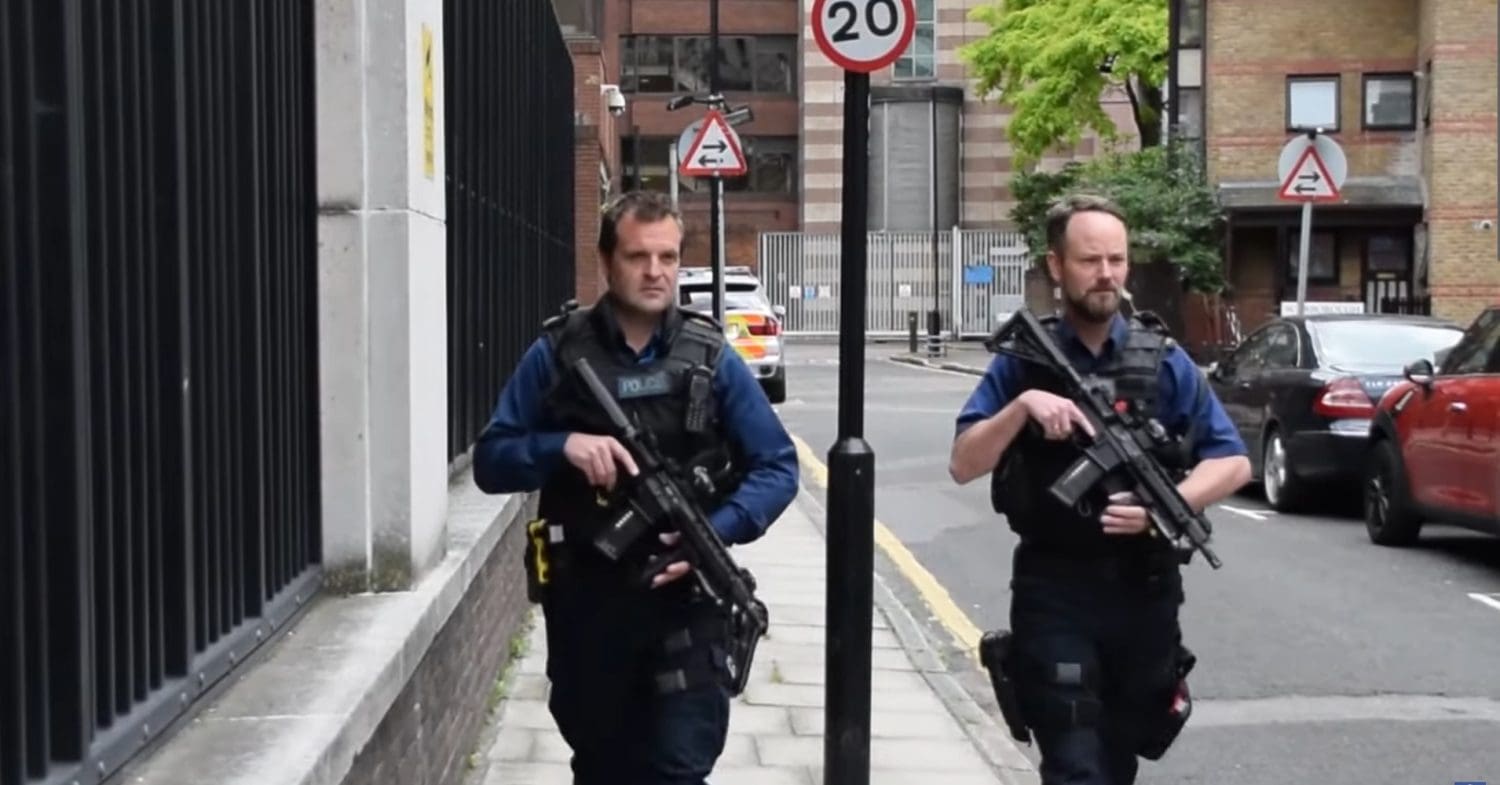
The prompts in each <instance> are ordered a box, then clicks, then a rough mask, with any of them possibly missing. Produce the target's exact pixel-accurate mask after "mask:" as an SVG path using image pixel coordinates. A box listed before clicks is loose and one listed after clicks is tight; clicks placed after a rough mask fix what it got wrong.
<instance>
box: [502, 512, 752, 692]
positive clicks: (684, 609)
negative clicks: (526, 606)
mask: <svg viewBox="0 0 1500 785" xmlns="http://www.w3.org/2000/svg"><path fill="white" fill-rule="evenodd" d="M525 559H526V596H527V598H528V599H529V600H530V601H531V602H534V603H540V602H542V601H543V600H544V599H545V598H546V596H547V593H548V592H549V591H552V590H555V589H556V588H557V587H559V586H560V585H562V584H568V583H572V584H574V586H573V587H570V589H571V590H572V591H583V592H587V591H591V590H596V589H597V590H598V591H601V592H607V591H614V590H617V589H618V588H620V587H621V584H622V583H626V582H629V581H631V580H638V579H639V575H638V573H637V570H636V566H637V565H635V564H621V563H617V562H612V561H610V560H609V559H607V558H605V557H604V556H603V554H600V553H599V552H598V551H597V550H596V549H595V548H594V547H593V545H592V542H591V541H589V540H586V539H585V540H582V542H581V543H580V542H579V538H577V537H575V538H574V539H573V540H571V541H570V540H569V538H568V530H567V527H566V526H564V525H562V524H558V523H552V522H549V521H548V520H546V519H544V518H538V519H536V520H532V521H530V522H528V523H527V524H526V557H525ZM637 585H639V584H637ZM649 591H651V592H655V593H656V594H657V595H662V594H665V593H669V592H673V591H682V592H684V594H683V596H684V597H685V598H687V599H686V603H685V605H684V606H680V608H679V610H677V611H672V613H673V618H674V619H675V618H679V617H680V620H681V623H679V624H669V625H666V627H667V629H666V632H665V633H664V634H663V635H662V637H661V638H660V640H659V641H658V642H657V643H656V644H654V645H655V647H656V657H655V658H654V659H653V663H654V668H655V673H654V674H653V675H652V678H653V681H654V683H655V686H656V691H657V692H659V693H663V694H667V693H674V692H682V691H684V690H694V689H698V688H700V687H703V686H705V685H708V684H713V683H719V684H722V685H724V686H726V687H729V686H730V685H731V684H732V679H731V677H730V666H729V665H728V664H727V663H728V660H729V659H730V657H731V655H732V654H734V653H735V652H734V647H733V645H732V642H731V641H730V640H729V635H728V628H727V625H726V622H725V620H724V618H723V617H722V616H720V615H719V614H718V612H717V611H716V610H715V609H714V606H713V604H712V603H711V602H709V601H707V600H706V599H705V598H703V597H702V596H701V595H699V594H698V587H697V584H695V583H693V582H691V581H682V582H681V584H680V586H673V587H663V588H660V589H649ZM668 604H669V605H670V604H671V603H668ZM746 666H747V667H748V663H746Z"/></svg>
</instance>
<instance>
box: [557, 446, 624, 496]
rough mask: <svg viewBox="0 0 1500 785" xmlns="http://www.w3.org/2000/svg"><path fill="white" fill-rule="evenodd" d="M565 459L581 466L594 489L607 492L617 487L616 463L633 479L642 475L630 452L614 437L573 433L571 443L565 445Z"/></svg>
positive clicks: (579, 467)
mask: <svg viewBox="0 0 1500 785" xmlns="http://www.w3.org/2000/svg"><path fill="white" fill-rule="evenodd" d="M563 455H564V456H566V457H567V459H568V463H571V464H573V465H574V466H577V467H578V470H579V471H581V472H583V473H584V475H586V476H587V477H588V478H589V484H590V485H593V486H595V487H597V488H604V489H605V490H610V489H613V488H614V487H615V465H616V462H618V464H619V465H620V466H623V467H625V471H627V472H629V473H630V476H632V477H634V476H635V475H637V474H640V473H641V470H640V469H639V468H637V467H636V465H635V459H634V458H631V457H630V452H629V451H628V450H626V449H625V447H624V445H622V444H620V443H619V442H617V441H615V438H614V437H613V436H595V435H593V434H588V433H570V434H568V440H567V441H565V442H563Z"/></svg>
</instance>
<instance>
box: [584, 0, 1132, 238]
mask: <svg viewBox="0 0 1500 785" xmlns="http://www.w3.org/2000/svg"><path fill="white" fill-rule="evenodd" d="M987 1H988V0H916V8H917V23H916V34H915V37H914V40H913V41H912V44H911V46H910V47H909V49H908V50H907V54H906V56H904V57H902V58H901V59H900V60H898V61H897V62H896V63H895V64H893V65H892V66H890V67H888V68H886V69H884V70H883V71H880V72H877V73H875V74H872V75H871V84H872V108H871V148H870V157H871V205H872V206H871V220H870V228H871V229H875V230H878V229H882V228H884V229H891V230H903V229H911V230H925V229H928V228H931V227H932V226H933V219H934V210H935V217H936V225H937V226H938V227H939V228H942V229H948V228H951V227H953V226H954V225H959V226H962V227H964V228H1004V227H1007V226H1008V224H1009V221H1008V216H1009V211H1010V209H1011V207H1012V205H1013V200H1011V198H1010V194H1009V188H1008V184H1009V179H1010V177H1011V174H1012V167H1011V162H1010V150H1009V145H1008V143H1007V142H1006V140H1005V117H1006V115H1007V111H1006V110H1005V109H1004V108H1003V107H1001V106H999V105H998V104H997V103H996V102H995V101H993V100H990V101H982V100H980V99H979V98H978V97H977V96H976V95H975V93H974V90H973V80H972V78H971V75H970V74H969V72H968V70H967V67H966V66H965V65H963V64H962V63H961V62H960V61H959V59H958V54H957V51H958V48H959V47H960V46H961V45H963V44H965V43H968V42H969V41H971V40H974V39H976V38H978V37H982V36H983V35H984V34H985V33H986V32H987V27H986V26H985V25H984V24H982V23H979V22H974V21H970V20H969V18H968V15H969V13H970V11H972V10H973V9H974V8H975V7H977V6H979V5H981V4H983V2H987ZM609 2H611V3H612V4H613V5H614V6H615V10H614V11H613V20H614V22H613V23H614V24H616V25H617V27H616V29H617V31H618V35H619V41H620V47H619V57H620V70H619V75H620V77H619V84H620V87H621V89H622V90H623V91H624V92H625V94H626V97H627V99H628V104H627V108H626V110H625V112H624V114H623V116H621V117H619V118H618V119H617V121H616V128H617V129H618V131H619V134H620V160H621V167H622V169H621V178H620V181H619V182H620V185H621V187H625V188H628V187H631V186H633V185H634V184H636V183H640V184H642V185H644V186H645V187H648V188H660V189H666V188H668V187H669V184H670V162H671V157H670V150H671V145H672V144H673V143H674V141H675V140H676V139H677V137H678V135H679V134H681V133H682V131H683V129H684V128H686V127H687V125H688V124H689V123H690V122H692V121H693V120H695V119H696V118H697V117H699V116H701V114H702V111H703V110H702V108H701V107H690V108H686V109H682V110H679V111H677V112H668V111H667V110H666V103H667V101H668V99H670V98H671V97H673V96H677V95H683V94H689V93H698V94H702V93H706V92H707V83H708V67H707V63H708V35H707V33H708V29H709V4H708V2H707V0H609ZM811 9H812V0H720V11H719V31H720V41H721V48H722V54H721V59H720V66H719V68H720V78H721V80H722V82H723V88H724V94H725V96H726V98H727V99H728V100H729V103H730V105H731V106H732V107H734V106H742V105H748V106H749V107H750V108H751V111H752V112H753V114H754V120H753V121H751V122H749V123H746V124H744V125H740V126H738V127H737V128H736V130H737V131H738V133H739V134H740V136H741V138H742V140H743V141H744V142H745V147H746V153H747V156H748V157H749V158H750V170H751V171H750V173H749V175H748V176H747V177H745V178H732V179H729V180H726V188H725V192H726V193H725V212H726V222H725V244H726V248H727V263H728V264H745V265H751V266H754V265H756V264H757V259H756V251H757V242H758V240H757V238H758V236H759V234H760V232H762V231H785V230H798V229H801V230H805V231H808V232H834V231H837V227H838V222H839V211H840V209H841V202H840V198H839V189H840V177H841V172H842V166H843V151H842V130H841V129H842V127H843V71H842V70H840V69H839V68H838V66H836V65H834V64H833V63H832V62H830V61H829V60H828V59H827V58H826V57H824V56H823V54H822V52H821V51H819V50H818V47H817V43H816V42H815V41H814V40H813V36H812V27H811V23H810V21H809V18H810V11H811ZM1106 105H1107V108H1108V109H1109V111H1110V112H1111V114H1112V115H1113V116H1114V117H1115V118H1116V122H1117V123H1119V124H1120V126H1121V128H1122V129H1126V130H1128V129H1130V128H1131V127H1132V125H1131V123H1132V120H1131V118H1130V111H1129V106H1128V103H1127V100H1126V99H1125V97H1124V96H1123V95H1121V96H1115V97H1111V98H1110V99H1108V100H1107V101H1106ZM934 140H935V141H934ZM1094 147H1095V143H1094V140H1093V139H1092V138H1085V139H1084V140H1083V142H1081V143H1080V145H1079V146H1078V148H1077V149H1076V150H1063V151H1059V152H1058V153H1057V155H1055V156H1052V157H1050V158H1047V159H1044V161H1043V165H1044V166H1056V165H1058V164H1060V163H1061V162H1062V161H1064V160H1067V159H1069V158H1073V157H1078V156H1087V155H1091V154H1092V153H1093V151H1094ZM679 188H680V199H681V205H682V207H683V209H684V212H685V213H686V217H687V220H688V229H689V236H688V238H687V242H686V255H687V259H688V260H689V263H695V264H696V263H702V264H706V263H707V261H708V257H709V252H708V210H707V193H708V186H707V182H706V181H698V180H695V179H692V178H688V179H684V180H682V181H681V182H680V184H679ZM934 192H936V198H934Z"/></svg>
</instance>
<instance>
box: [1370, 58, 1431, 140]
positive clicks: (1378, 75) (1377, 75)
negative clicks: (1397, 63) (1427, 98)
mask: <svg viewBox="0 0 1500 785" xmlns="http://www.w3.org/2000/svg"><path fill="white" fill-rule="evenodd" d="M1379 80H1389V81H1396V80H1402V81H1405V82H1406V83H1407V85H1409V86H1410V87H1411V112H1410V113H1409V115H1408V117H1407V119H1406V120H1405V121H1403V122H1400V123H1372V122H1370V82H1371V81H1379ZM1418 100H1419V96H1418V95H1417V75H1416V74H1414V73H1412V72H1410V71H1371V72H1370V73H1367V74H1360V79H1359V122H1360V127H1361V128H1363V129H1364V130H1366V131H1415V130H1417V102H1418Z"/></svg>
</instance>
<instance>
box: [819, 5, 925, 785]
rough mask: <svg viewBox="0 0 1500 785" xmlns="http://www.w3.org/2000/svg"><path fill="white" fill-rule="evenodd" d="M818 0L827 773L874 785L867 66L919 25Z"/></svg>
mask: <svg viewBox="0 0 1500 785" xmlns="http://www.w3.org/2000/svg"><path fill="white" fill-rule="evenodd" d="M859 5H860V4H857V3H844V2H828V0H813V5H812V12H811V14H810V16H811V17H812V28H813V38H814V39H815V40H816V41H817V43H818V48H819V50H821V51H822V52H823V55H824V56H825V57H827V58H828V59H829V60H830V61H831V62H833V63H834V64H836V65H839V66H842V67H843V69H844V148H843V153H844V162H843V169H844V172H843V189H842V193H841V194H840V196H841V202H842V204H841V205H840V213H841V218H842V224H843V225H842V226H841V227H840V232H841V235H840V238H839V291H838V298H839V418H838V436H837V438H836V439H835V440H834V443H833V446H832V447H830V448H829V449H828V528H827V547H828V552H827V553H828V588H827V604H828V609H827V611H826V614H827V615H826V617H825V618H826V622H825V623H826V625H827V630H828V632H827V639H826V640H827V650H828V651H827V657H826V659H825V665H824V668H825V669H824V672H823V675H824V682H825V687H824V691H823V704H824V706H825V710H824V725H823V781H824V782H827V783H833V784H834V785H869V782H870V691H871V680H870V679H871V672H870V663H871V652H870V646H871V643H872V640H871V639H872V637H873V635H872V632H871V628H872V626H873V623H874V620H873V617H874V605H875V451H874V450H873V449H871V447H870V444H869V443H868V442H866V441H865V439H864V412H865V398H864V396H865V311H866V304H867V298H868V297H869V292H868V288H867V284H868V282H867V280H866V272H865V268H866V266H867V264H868V262H869V253H868V252H869V248H868V247H867V243H868V242H869V237H870V235H869V226H870V215H869V209H870V188H869V185H870V73H871V72H873V71H878V70H880V69H882V68H885V67H886V66H888V65H890V64H891V63H893V62H895V61H896V58H898V57H900V55H901V53H902V52H904V51H905V50H906V48H907V47H908V46H910V45H911V40H912V36H913V34H914V33H915V31H916V16H917V9H916V4H915V3H914V2H913V0H892V1H890V2H883V3H875V2H871V3H865V4H864V10H863V11H862V12H861V11H860V9H859Z"/></svg>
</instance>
